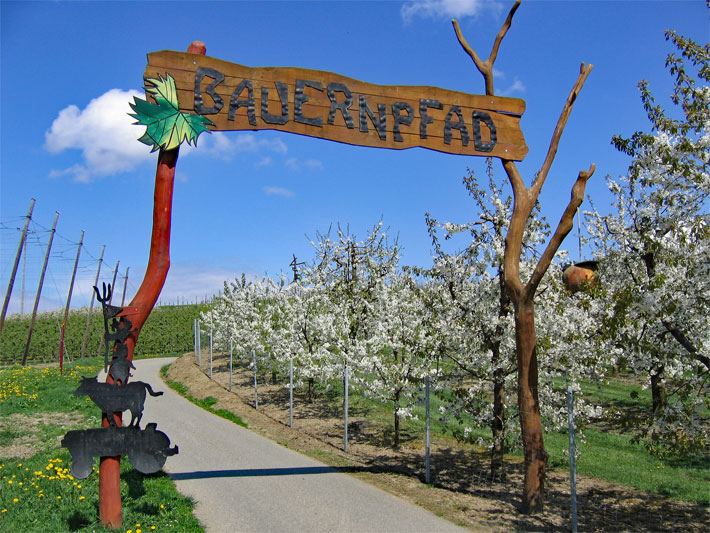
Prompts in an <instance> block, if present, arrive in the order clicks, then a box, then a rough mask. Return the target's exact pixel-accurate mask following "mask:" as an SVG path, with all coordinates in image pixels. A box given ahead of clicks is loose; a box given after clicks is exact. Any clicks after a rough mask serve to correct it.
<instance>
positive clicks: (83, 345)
mask: <svg viewBox="0 0 710 533" xmlns="http://www.w3.org/2000/svg"><path fill="white" fill-rule="evenodd" d="M104 250H106V245H105V244H104V245H103V246H102V247H101V255H100V256H99V266H98V268H97V269H96V279H95V280H94V286H96V285H98V284H99V276H100V275H101V263H103V261H104ZM95 297H96V296H95V295H94V291H91V304H90V305H89V313H88V314H87V315H86V328H84V340H83V341H82V343H81V357H82V359H83V358H84V356H85V355H86V342H87V341H88V340H89V326H91V312H92V311H93V310H94V298H95Z"/></svg>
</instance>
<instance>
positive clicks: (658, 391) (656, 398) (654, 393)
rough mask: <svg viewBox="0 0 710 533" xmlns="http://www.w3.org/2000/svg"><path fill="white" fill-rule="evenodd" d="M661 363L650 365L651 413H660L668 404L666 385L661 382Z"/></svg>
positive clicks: (662, 369)
mask: <svg viewBox="0 0 710 533" xmlns="http://www.w3.org/2000/svg"><path fill="white" fill-rule="evenodd" d="M663 371H664V367H663V365H653V366H651V399H652V405H653V414H660V413H662V412H663V410H664V409H665V408H666V405H668V398H667V393H666V387H665V385H664V384H663Z"/></svg>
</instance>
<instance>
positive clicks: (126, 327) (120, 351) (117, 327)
mask: <svg viewBox="0 0 710 533" xmlns="http://www.w3.org/2000/svg"><path fill="white" fill-rule="evenodd" d="M102 289H103V290H102V292H99V288H98V287H96V286H94V291H96V299H97V300H98V301H99V302H101V307H102V309H103V315H104V371H106V369H107V367H108V353H109V344H110V343H111V342H116V347H115V350H114V352H113V356H112V360H111V365H114V364H116V362H117V361H118V360H120V359H122V358H125V357H126V355H127V354H128V347H127V346H126V345H125V344H124V343H125V341H126V339H127V338H128V337H129V336H130V334H131V333H134V332H135V331H136V330H133V329H131V328H132V327H133V324H132V323H131V321H130V320H128V318H127V317H121V319H120V320H119V319H117V318H116V316H117V315H118V313H120V312H121V311H123V308H121V307H117V306H115V305H111V304H110V303H109V302H110V301H111V296H112V295H113V289H112V287H111V284H110V283H109V284H108V286H107V285H106V284H105V283H104V284H103V285H102ZM109 324H110V329H111V330H112V331H111V332H109ZM129 363H130V361H129ZM130 366H131V367H133V365H132V364H131V365H130ZM124 367H125V365H124ZM133 368H135V367H133ZM119 372H121V373H120V374H119ZM128 372H129V371H128V370H126V371H125V373H123V372H122V371H121V370H117V371H116V373H117V375H122V376H125V377H124V378H123V379H120V381H121V383H122V384H123V383H125V382H126V378H128V376H129V375H130V374H129V373H128ZM111 375H112V377H113V378H114V379H116V380H117V381H118V378H117V376H116V375H114V374H113V373H111Z"/></svg>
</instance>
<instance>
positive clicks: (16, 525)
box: [0, 358, 203, 533]
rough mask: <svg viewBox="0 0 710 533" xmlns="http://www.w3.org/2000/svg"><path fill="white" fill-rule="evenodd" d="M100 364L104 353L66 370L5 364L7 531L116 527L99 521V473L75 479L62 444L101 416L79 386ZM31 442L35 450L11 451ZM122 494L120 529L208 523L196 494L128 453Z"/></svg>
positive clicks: (2, 486)
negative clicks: (201, 518) (147, 470)
mask: <svg viewBox="0 0 710 533" xmlns="http://www.w3.org/2000/svg"><path fill="white" fill-rule="evenodd" d="M102 365H103V361H102V360H99V359H98V358H95V359H88V360H82V361H81V362H79V363H74V364H71V365H67V366H66V367H65V369H64V375H63V376H60V375H59V370H58V368H44V369H39V368H32V367H24V368H21V367H11V368H7V369H4V370H0V452H1V455H0V530H1V531H23V532H25V531H29V532H35V531H36V532H48V531H52V532H54V531H85V532H89V531H92V532H93V531H97V532H103V531H115V530H109V529H106V528H104V527H102V526H101V524H100V519H99V513H98V499H99V493H98V473H96V472H94V473H92V474H91V475H90V476H89V477H88V478H86V479H84V480H77V479H74V478H73V477H72V476H71V474H70V473H69V468H70V466H71V456H70V454H69V452H68V451H67V450H66V449H65V448H62V447H60V444H59V443H60V440H61V438H62V436H63V435H64V434H65V433H66V432H67V430H69V429H81V428H88V427H97V426H98V425H99V424H100V418H99V417H100V413H99V412H98V408H97V407H96V406H95V405H94V404H93V403H92V402H91V401H90V400H89V399H88V398H87V397H85V396H78V397H77V396H74V395H73V392H74V390H76V388H77V386H78V380H79V378H80V377H81V376H83V375H85V376H89V375H96V373H97V372H98V370H99V369H100V368H101V366H102ZM36 422H39V423H36ZM20 444H21V446H20ZM28 446H30V448H28ZM28 449H29V450H31V452H30V453H31V456H29V457H27V456H26V457H24V458H20V457H12V455H11V454H12V452H13V451H15V452H21V453H23V454H24V455H27V450H28ZM97 466H98V459H95V468H96V467H97ZM121 499H122V502H123V523H124V528H123V529H122V531H131V533H142V532H150V531H179V532H185V531H190V532H199V531H203V530H202V528H201V527H200V525H199V523H198V522H197V520H196V519H195V518H194V517H193V515H192V509H193V502H192V501H191V500H190V499H188V498H185V497H183V496H181V495H180V494H178V493H177V491H176V490H175V485H174V484H173V482H172V480H170V478H169V477H168V476H167V475H166V474H164V473H162V472H159V473H156V474H152V475H142V474H140V473H138V472H136V471H135V470H134V469H133V468H132V467H131V465H130V463H129V462H128V461H127V460H123V461H122V462H121Z"/></svg>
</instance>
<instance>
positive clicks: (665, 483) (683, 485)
mask: <svg viewBox="0 0 710 533" xmlns="http://www.w3.org/2000/svg"><path fill="white" fill-rule="evenodd" d="M582 389H583V391H584V392H585V396H586V397H587V398H588V399H590V400H591V401H593V402H594V403H598V404H601V405H605V406H614V407H616V408H618V409H627V410H632V409H634V410H641V411H642V410H647V409H649V408H650V406H651V396H650V391H648V390H642V387H641V385H640V384H638V383H633V382H631V381H628V380H618V381H612V382H610V383H609V384H602V385H597V384H595V383H586V384H583V386H582ZM317 390H319V389H317ZM319 392H320V390H319ZM320 397H321V398H327V399H328V401H329V402H330V405H331V407H332V409H333V410H338V412H342V386H341V385H340V384H339V383H337V384H334V386H333V387H332V388H331V389H330V391H328V392H327V393H322V394H321V395H320ZM430 400H431V404H430V413H431V434H432V436H434V437H436V436H439V437H441V436H449V437H450V436H452V434H454V433H460V432H462V430H463V426H464V425H473V424H472V423H471V424H466V422H465V421H464V423H452V422H449V423H448V425H445V424H443V423H442V422H441V421H440V419H439V414H438V413H439V407H440V406H441V405H443V404H444V402H443V400H442V398H441V397H440V396H439V395H438V394H434V393H432V394H431V396H430ZM349 403H350V406H351V412H350V416H351V417H354V416H362V417H364V418H366V419H367V420H368V421H370V422H374V423H376V424H381V425H382V426H384V427H385V428H386V429H385V430H384V435H385V438H384V439H383V441H384V442H383V443H384V444H389V445H391V438H392V434H393V415H392V405H391V404H385V403H383V402H379V401H376V400H373V399H371V398H367V397H364V396H362V395H361V394H359V393H358V392H357V391H351V393H350V398H349ZM414 414H415V415H416V418H414V419H409V420H406V421H403V422H402V425H401V431H402V437H403V439H404V440H406V439H407V438H413V439H421V440H423V438H424V437H423V436H424V431H425V407H424V406H423V405H419V406H417V407H416V408H415V409H414ZM584 435H585V437H586V440H587V442H586V444H585V443H582V442H580V441H579V439H578V440H577V448H578V451H579V452H580V454H581V455H580V457H579V458H578V459H577V463H576V467H577V472H578V473H579V474H581V475H585V476H589V477H594V478H598V479H603V480H606V481H609V482H613V483H619V484H621V485H624V486H627V487H633V488H635V489H638V490H642V491H648V492H651V493H655V494H658V495H661V496H665V497H670V498H675V499H679V500H683V501H687V502H692V503H697V504H700V505H710V491H709V490H708V487H710V458H708V457H703V456H694V457H691V458H687V459H685V460H672V459H661V458H658V457H654V456H652V455H650V454H649V453H648V451H647V450H646V448H645V447H644V446H643V444H640V443H632V442H631V440H632V438H633V433H620V432H611V431H601V430H598V429H594V428H587V429H585V431H584ZM479 436H480V437H485V438H490V436H491V433H490V431H489V430H488V429H487V428H475V427H474V429H473V431H472V433H471V439H472V440H473V441H475V440H476V439H477V438H478V437H479ZM545 448H546V449H547V451H548V453H549V454H550V460H549V466H550V468H563V469H569V458H568V457H567V455H566V451H567V449H568V448H569V435H568V433H567V432H566V431H563V432H547V433H546V434H545ZM510 455H511V456H513V457H522V450H519V451H517V452H514V453H512V454H510Z"/></svg>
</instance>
